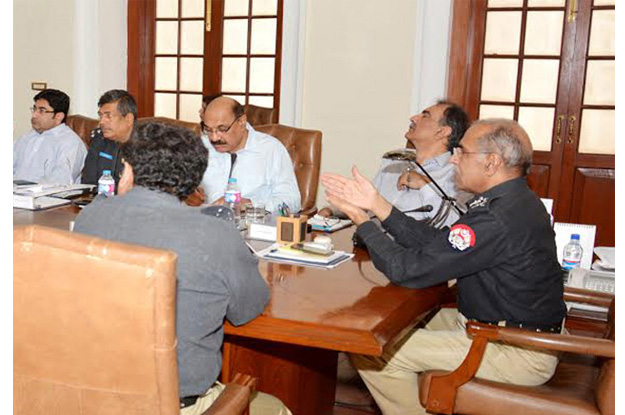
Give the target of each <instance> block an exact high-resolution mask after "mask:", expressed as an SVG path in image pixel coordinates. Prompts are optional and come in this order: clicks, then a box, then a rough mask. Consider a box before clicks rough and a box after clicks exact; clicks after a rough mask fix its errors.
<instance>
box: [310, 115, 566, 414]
mask: <svg viewBox="0 0 625 415" xmlns="http://www.w3.org/2000/svg"><path fill="white" fill-rule="evenodd" d="M531 157H532V146H531V143H530V140H529V137H528V136H527V134H526V133H525V131H524V130H523V128H521V126H519V125H518V124H517V123H516V122H515V121H511V120H482V121H478V122H476V123H475V124H474V125H473V126H472V127H471V128H470V129H469V130H468V131H467V132H466V134H465V136H464V138H463V139H462V141H461V144H460V146H459V147H458V148H456V149H455V151H454V155H453V157H452V159H451V162H452V163H454V164H455V165H456V167H457V171H456V179H457V184H458V188H459V189H462V190H465V191H467V192H472V193H474V194H475V195H476V196H475V197H474V198H473V199H472V200H471V201H469V210H468V212H467V213H466V214H465V215H464V216H462V217H461V218H460V219H459V220H458V221H457V222H456V223H455V224H454V225H453V226H452V227H451V228H450V229H444V230H437V229H433V228H429V227H428V226H427V225H425V224H424V223H420V222H417V221H415V220H413V219H412V218H409V217H407V216H406V215H404V214H402V213H401V212H399V211H398V210H397V209H395V208H394V207H393V206H392V205H391V204H390V203H388V202H387V201H386V200H384V198H382V197H381V196H380V195H379V194H378V193H377V192H376V190H375V189H374V187H373V185H372V184H371V182H369V181H368V180H366V179H365V178H364V177H363V176H361V175H360V173H359V172H358V170H357V169H356V168H354V169H353V175H354V178H353V179H349V178H346V177H342V176H339V175H334V174H328V173H326V174H324V175H323V176H322V183H323V184H324V186H325V188H326V197H327V198H328V200H329V201H330V203H331V204H333V205H335V206H337V207H339V208H340V209H341V210H342V211H343V212H345V213H347V214H348V215H349V217H350V218H351V219H352V220H353V221H354V222H355V223H356V224H357V225H358V229H357V234H358V235H359V236H360V237H361V238H362V240H363V241H364V243H365V244H366V245H367V248H368V250H369V253H370V254H371V258H372V260H373V262H374V264H375V266H376V268H378V269H379V270H380V271H382V272H383V273H384V274H385V275H386V276H387V277H388V278H389V279H390V280H391V281H392V282H393V283H395V284H397V285H400V286H404V287H410V288H423V287H428V286H431V285H435V284H438V283H441V282H444V281H447V280H450V279H453V278H457V279H458V282H457V284H458V310H454V309H443V310H441V311H440V312H439V313H438V314H437V315H436V316H435V317H434V318H433V319H432V320H431V321H430V322H429V323H428V325H427V326H426V327H425V328H424V329H421V330H413V331H412V332H411V333H409V335H408V336H406V337H405V338H404V339H402V341H400V342H398V344H397V345H396V346H394V347H391V350H388V351H386V352H385V353H384V355H383V356H382V357H380V358H377V357H368V356H360V355H353V356H351V357H352V361H353V363H354V365H355V366H356V368H357V369H358V371H359V373H360V375H361V376H362V378H363V379H364V381H365V383H366V384H367V386H368V388H369V390H370V391H371V394H372V395H373V397H374V398H375V400H376V402H377V404H378V406H379V407H380V409H381V410H382V412H383V413H384V415H391V414H402V415H405V414H424V413H425V410H424V409H423V408H422V407H421V405H420V404H419V399H418V396H419V393H418V382H417V375H418V373H419V372H422V371H426V370H431V369H441V370H454V369H455V368H457V367H458V366H459V365H460V364H461V362H462V360H463V359H464V357H465V356H466V354H467V352H468V350H469V347H470V344H471V340H470V338H468V336H467V335H466V333H465V330H464V325H465V322H466V321H467V319H469V320H477V321H481V322H485V323H490V324H500V325H505V326H509V327H519V328H521V329H525V330H531V331H547V332H559V331H560V328H561V323H562V320H563V318H564V314H565V306H564V302H563V299H562V295H563V284H562V273H561V270H560V267H559V265H558V262H557V255H556V246H555V240H554V232H553V230H552V229H551V226H550V221H549V215H548V214H547V212H546V211H545V208H544V206H543V205H542V203H541V201H540V199H539V198H538V197H537V196H536V195H535V194H534V193H533V192H532V191H531V190H530V189H529V187H528V186H527V183H526V180H525V176H526V175H527V173H528V171H529V168H530V166H531ZM365 209H368V210H370V211H372V212H373V213H374V214H375V215H376V216H378V217H379V218H380V220H381V221H382V224H383V226H384V227H385V229H386V230H388V232H389V233H390V234H391V235H392V236H393V237H394V239H395V240H394V241H393V240H391V239H390V238H389V237H388V236H386V235H385V234H384V233H383V231H382V230H380V229H379V228H378V227H377V226H375V225H374V224H373V222H371V221H370V220H369V216H368V214H367V213H366V212H365ZM556 364H557V357H556V356H555V355H552V354H550V353H547V352H542V351H537V350H534V349H529V348H521V347H515V346H510V345H505V344H501V343H489V345H488V346H487V349H486V352H485V355H484V358H483V360H482V363H481V366H480V369H479V370H478V372H477V377H478V378H483V379H489V380H496V381H500V382H508V383H514V384H520V385H537V384H541V383H544V382H546V381H547V380H548V379H549V378H550V377H551V376H552V375H553V372H554V370H555V367H556Z"/></svg>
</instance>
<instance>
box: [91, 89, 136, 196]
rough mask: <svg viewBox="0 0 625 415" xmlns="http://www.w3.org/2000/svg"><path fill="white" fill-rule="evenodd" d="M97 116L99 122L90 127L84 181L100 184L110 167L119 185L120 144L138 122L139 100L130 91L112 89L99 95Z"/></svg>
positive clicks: (120, 167) (126, 138) (120, 165)
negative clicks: (103, 173)
mask: <svg viewBox="0 0 625 415" xmlns="http://www.w3.org/2000/svg"><path fill="white" fill-rule="evenodd" d="M98 117H100V125H99V127H98V128H96V129H94V130H93V131H91V144H90V145H89V152H88V153H87V157H86V158H85V167H84V169H83V172H82V182H83V183H87V184H98V179H99V178H100V176H102V172H103V171H104V170H110V171H111V174H112V175H113V178H114V179H115V187H117V184H118V183H119V176H120V174H121V171H122V166H123V164H122V161H121V160H120V159H119V146H120V144H121V143H124V142H126V141H128V139H130V136H131V134H132V130H133V128H134V126H135V124H136V122H137V103H136V102H135V99H134V98H133V97H132V95H130V94H129V93H128V92H127V91H124V90H122V89H112V90H110V91H107V92H105V93H104V95H102V96H101V97H100V100H99V101H98Z"/></svg>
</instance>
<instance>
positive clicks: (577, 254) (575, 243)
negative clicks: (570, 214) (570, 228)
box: [562, 233, 584, 271]
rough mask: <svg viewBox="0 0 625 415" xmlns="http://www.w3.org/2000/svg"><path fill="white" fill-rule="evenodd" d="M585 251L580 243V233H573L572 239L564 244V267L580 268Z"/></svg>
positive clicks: (564, 268) (568, 269)
mask: <svg viewBox="0 0 625 415" xmlns="http://www.w3.org/2000/svg"><path fill="white" fill-rule="evenodd" d="M583 253H584V250H583V249H582V246H581V245H580V244H579V234H577V233H573V234H571V241H570V242H569V243H568V244H566V245H565V246H564V251H563V252H562V269H563V270H565V271H570V270H572V269H575V268H579V265H580V263H581V261H582V254H583Z"/></svg>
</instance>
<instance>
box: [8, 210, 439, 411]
mask: <svg viewBox="0 0 625 415" xmlns="http://www.w3.org/2000/svg"><path fill="white" fill-rule="evenodd" d="M78 212H79V210H78V209H77V208H75V207H62V208H57V209H53V210H48V211H41V212H31V211H26V210H21V209H14V211H13V226H19V225H30V224H39V225H44V226H51V227H55V228H59V229H65V230H67V229H69V222H70V221H72V220H74V218H75V216H76V215H77V214H78ZM353 232H354V228H353V227H351V228H347V229H344V230H342V231H339V232H336V233H334V234H332V235H331V236H332V239H333V242H334V244H335V246H336V247H337V249H341V250H345V251H348V252H352V251H353V252H354V253H355V254H356V255H355V257H354V258H353V259H352V260H351V261H350V262H347V263H344V264H341V265H339V266H338V267H337V268H335V269H332V270H323V269H315V268H308V267H301V266H296V265H285V264H277V263H269V262H265V261H261V262H260V272H261V274H262V275H263V277H264V278H265V279H266V281H267V283H268V284H269V287H270V290H271V301H270V303H269V305H268V306H267V308H266V309H265V311H264V312H263V314H262V315H261V316H259V317H258V318H256V319H255V320H253V321H252V322H250V323H248V324H246V325H243V326H240V327H234V326H232V325H230V324H228V323H226V327H225V332H226V338H225V342H224V348H223V353H224V356H223V357H224V359H223V369H222V381H224V382H228V381H229V379H230V378H231V377H232V376H233V374H234V373H236V372H241V373H246V374H251V375H254V376H256V377H258V378H259V383H258V387H257V389H258V390H260V391H263V392H267V393H270V394H272V395H274V396H277V397H279V398H280V399H281V400H282V401H283V402H284V403H285V404H286V405H287V406H288V407H289V408H290V409H291V411H292V412H293V414H295V415H305V414H319V415H321V414H330V413H331V412H332V407H333V404H334V394H335V386H336V369H337V355H338V352H340V351H342V352H351V353H360V354H366V355H374V356H380V355H381V354H382V351H383V350H384V348H385V347H386V346H388V345H389V344H390V343H392V342H393V341H394V340H397V339H398V338H400V337H401V335H402V334H404V333H406V332H407V331H408V330H410V328H411V327H413V326H414V325H415V324H416V323H417V322H418V321H419V320H420V319H422V318H424V317H425V316H426V315H427V314H429V313H430V312H431V311H433V310H435V309H436V308H437V307H438V305H439V303H440V302H441V300H442V298H443V295H444V294H445V292H446V287H445V286H437V287H432V288H428V289H423V290H411V289H406V288H401V287H397V286H393V285H390V284H389V282H388V280H387V279H386V277H384V276H383V275H382V274H381V273H380V272H378V271H377V270H376V269H375V268H374V266H373V264H372V263H371V261H370V259H369V256H368V254H367V252H366V251H365V250H361V249H357V248H353V247H352V244H351V236H352V234H353Z"/></svg>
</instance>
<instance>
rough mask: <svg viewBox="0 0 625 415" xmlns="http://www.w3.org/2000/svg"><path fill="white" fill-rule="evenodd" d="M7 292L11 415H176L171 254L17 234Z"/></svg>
mask: <svg viewBox="0 0 625 415" xmlns="http://www.w3.org/2000/svg"><path fill="white" fill-rule="evenodd" d="M13 290H14V291H13V382H14V383H13V396H14V402H13V413H14V415H22V414H23V415H38V414H42V415H43V414H46V415H57V414H58V415H61V414H62V415H87V414H95V413H97V414H135V415H142V414H145V415H148V414H150V415H178V414H179V413H180V406H179V396H178V371H177V362H176V331H175V330H176V320H175V311H176V255H175V254H174V253H172V252H167V251H161V250H156V249H151V248H146V247H141V246H134V245H129V244H122V243H116V242H111V241H106V240H103V239H100V238H95V237H91V236H86V235H82V234H73V233H70V232H66V231H62V230H56V229H52V228H46V227H41V226H28V227H16V228H14V229H13ZM239 380H241V379H239ZM242 380H243V384H244V385H247V386H245V387H243V388H239V389H240V390H241V392H242V393H243V394H244V395H246V397H244V398H243V404H244V405H243V409H245V406H247V401H249V394H250V393H251V389H250V387H249V386H253V382H252V384H250V380H249V377H248V378H244V379H242ZM229 388H230V386H228V387H227V388H226V390H228V389H229ZM241 392H237V390H236V388H235V390H230V392H228V393H227V394H226V393H225V391H224V393H222V396H220V399H219V400H218V401H221V403H220V404H217V403H216V404H213V406H211V410H213V411H215V410H218V409H219V408H223V407H224V406H225V407H226V408H229V405H233V404H235V403H236V402H238V401H240V400H241V398H240V397H238V398H237V396H239V395H240V393H241ZM233 395H234V396H233ZM245 399H247V401H246V400H245ZM224 400H226V401H230V403H229V402H223V401H224ZM240 406H241V405H239V407H240ZM230 409H232V408H231V407H230ZM227 413H241V412H240V411H239V412H227Z"/></svg>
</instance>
